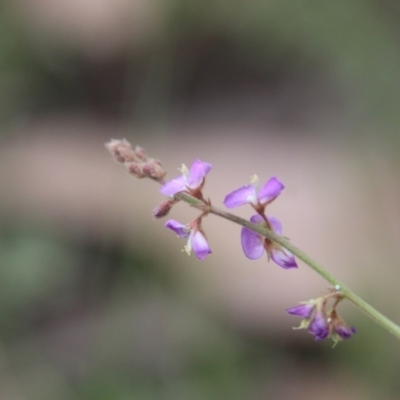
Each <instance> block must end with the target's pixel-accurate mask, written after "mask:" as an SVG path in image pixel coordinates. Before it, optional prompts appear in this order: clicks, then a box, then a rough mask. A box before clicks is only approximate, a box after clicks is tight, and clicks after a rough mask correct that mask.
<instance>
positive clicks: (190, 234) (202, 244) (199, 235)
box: [165, 219, 211, 260]
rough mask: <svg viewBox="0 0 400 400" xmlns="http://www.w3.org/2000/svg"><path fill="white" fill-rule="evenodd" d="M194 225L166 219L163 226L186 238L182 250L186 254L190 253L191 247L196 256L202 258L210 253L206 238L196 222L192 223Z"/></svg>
mask: <svg viewBox="0 0 400 400" xmlns="http://www.w3.org/2000/svg"><path fill="white" fill-rule="evenodd" d="M193 225H194V226H193V227H192V226H188V225H182V224H181V223H180V222H178V221H175V220H173V219H170V220H168V221H167V222H166V223H165V226H166V227H167V228H169V229H171V230H173V231H174V232H175V233H176V234H177V235H178V236H179V237H181V238H185V239H187V240H188V241H187V244H186V246H185V247H184V250H185V251H186V253H187V254H188V255H190V254H191V251H192V249H193V251H194V253H195V254H196V257H197V258H198V259H199V260H203V259H204V258H206V257H207V255H208V254H210V253H211V249H210V246H209V245H208V243H207V239H206V237H205V236H204V234H203V232H201V230H200V228H199V226H198V223H195V224H193Z"/></svg>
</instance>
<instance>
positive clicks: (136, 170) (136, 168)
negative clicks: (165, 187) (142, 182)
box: [125, 161, 147, 178]
mask: <svg viewBox="0 0 400 400" xmlns="http://www.w3.org/2000/svg"><path fill="white" fill-rule="evenodd" d="M125 167H126V168H127V170H128V172H129V173H130V174H132V175H135V176H136V177H137V178H145V177H147V175H146V174H145V173H144V171H143V165H142V164H140V163H139V164H138V163H137V162H134V161H133V162H128V163H125Z"/></svg>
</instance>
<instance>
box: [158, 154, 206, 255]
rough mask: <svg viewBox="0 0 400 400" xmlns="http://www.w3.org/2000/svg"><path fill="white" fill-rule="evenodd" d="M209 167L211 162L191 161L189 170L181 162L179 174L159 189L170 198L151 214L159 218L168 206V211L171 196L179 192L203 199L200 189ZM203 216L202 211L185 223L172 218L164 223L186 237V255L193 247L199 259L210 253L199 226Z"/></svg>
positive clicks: (171, 202)
mask: <svg viewBox="0 0 400 400" xmlns="http://www.w3.org/2000/svg"><path fill="white" fill-rule="evenodd" d="M211 168H212V165H211V164H209V163H206V162H203V161H200V160H195V161H193V163H192V165H191V167H190V170H189V169H188V168H187V167H186V165H184V164H183V165H182V167H181V169H180V171H181V175H179V176H178V177H177V178H175V179H172V180H170V181H168V182H166V183H164V184H163V185H162V187H161V189H160V192H161V193H162V194H164V195H166V196H169V197H172V199H170V200H168V201H167V202H165V203H162V204H161V205H160V206H159V207H157V208H156V209H154V210H153V216H155V217H156V218H159V217H160V215H161V214H164V215H165V213H164V210H165V209H166V208H168V211H169V209H170V207H169V206H170V205H172V204H174V201H175V202H176V199H174V198H173V196H175V195H176V194H177V193H180V192H188V193H189V194H191V195H192V196H193V197H196V198H198V199H201V200H203V201H204V198H203V194H202V189H203V186H204V183H205V177H206V175H207V174H208V172H209V171H210V170H211ZM162 216H163V215H162ZM203 216H204V213H203V214H202V215H200V216H199V217H197V218H196V219H195V220H194V221H193V222H191V223H189V224H187V225H182V224H181V223H180V222H178V221H175V220H174V219H170V220H168V221H167V222H166V223H165V227H167V228H169V229H171V230H172V231H173V232H175V233H176V234H177V235H178V236H179V237H181V238H184V239H187V244H186V246H185V247H184V250H185V251H186V253H187V254H188V255H190V254H191V251H192V249H193V251H194V253H195V254H196V257H197V258H198V259H199V260H203V259H204V258H205V257H206V256H207V255H208V254H210V253H211V248H210V246H209V245H208V242H207V239H206V236H205V233H204V232H203V230H202V228H201V221H202V217H203Z"/></svg>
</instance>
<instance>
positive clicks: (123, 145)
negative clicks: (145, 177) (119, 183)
mask: <svg viewBox="0 0 400 400" xmlns="http://www.w3.org/2000/svg"><path fill="white" fill-rule="evenodd" d="M105 146H106V148H107V149H108V151H109V152H110V153H111V155H112V156H113V157H114V158H115V159H116V160H117V161H118V162H120V163H124V162H127V161H134V160H135V154H134V152H133V151H132V147H131V144H130V143H129V142H128V141H127V140H126V139H122V140H120V139H111V140H110V141H109V142H108V143H106V144H105Z"/></svg>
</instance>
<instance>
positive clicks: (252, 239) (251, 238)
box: [241, 227, 264, 260]
mask: <svg viewBox="0 0 400 400" xmlns="http://www.w3.org/2000/svg"><path fill="white" fill-rule="evenodd" d="M241 243H242V249H243V252H244V254H245V256H246V257H247V258H249V259H250V260H257V259H259V258H260V257H261V256H262V255H263V253H264V238H263V237H262V236H261V235H260V234H259V233H257V232H254V231H252V230H251V229H249V228H245V227H243V228H242V231H241Z"/></svg>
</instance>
